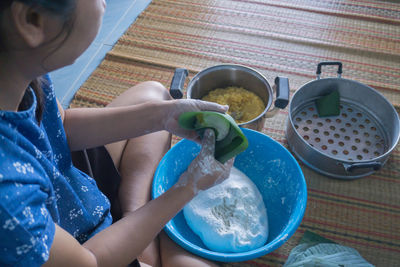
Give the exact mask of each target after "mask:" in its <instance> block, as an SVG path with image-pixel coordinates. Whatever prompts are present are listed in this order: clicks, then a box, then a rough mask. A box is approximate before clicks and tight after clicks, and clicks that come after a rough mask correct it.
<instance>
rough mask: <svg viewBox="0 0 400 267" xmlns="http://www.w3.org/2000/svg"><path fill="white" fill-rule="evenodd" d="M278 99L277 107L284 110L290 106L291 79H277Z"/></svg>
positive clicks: (276, 101)
mask: <svg viewBox="0 0 400 267" xmlns="http://www.w3.org/2000/svg"><path fill="white" fill-rule="evenodd" d="M275 87H276V99H275V107H277V108H280V109H284V108H286V106H287V105H288V104H289V93H290V88H289V79H288V78H286V77H276V78H275Z"/></svg>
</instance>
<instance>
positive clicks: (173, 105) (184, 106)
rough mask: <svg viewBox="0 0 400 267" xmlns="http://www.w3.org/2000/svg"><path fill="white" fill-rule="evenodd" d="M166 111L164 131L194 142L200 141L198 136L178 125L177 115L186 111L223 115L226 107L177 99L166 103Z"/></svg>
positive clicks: (195, 100) (196, 100)
mask: <svg viewBox="0 0 400 267" xmlns="http://www.w3.org/2000/svg"><path fill="white" fill-rule="evenodd" d="M168 102H169V105H168V110H167V112H166V113H165V116H166V118H165V119H164V120H163V121H164V129H165V130H167V131H169V132H170V133H172V134H175V135H177V136H180V137H182V138H187V139H190V140H193V141H196V142H199V141H200V137H199V135H198V134H197V133H196V132H195V131H193V130H187V129H183V128H182V127H181V126H179V124H178V118H179V115H181V114H182V113H184V112H188V111H202V110H207V111H216V112H221V113H225V112H226V111H228V106H222V105H220V104H217V103H213V102H207V101H202V100H198V99H179V100H171V101H168Z"/></svg>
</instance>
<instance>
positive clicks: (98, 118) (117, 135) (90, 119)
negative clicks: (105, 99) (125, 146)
mask: <svg viewBox="0 0 400 267" xmlns="http://www.w3.org/2000/svg"><path fill="white" fill-rule="evenodd" d="M167 109H168V102H167V101H151V102H147V103H143V104H138V105H132V106H124V107H110V108H73V109H66V110H65V111H64V129H65V133H66V135H67V140H68V144H69V146H70V149H71V150H72V151H75V150H81V149H85V148H92V147H96V146H100V145H105V144H109V143H112V142H116V141H120V140H124V139H129V138H133V137H137V136H140V135H144V134H147V133H150V132H156V131H160V130H163V129H162V127H163V125H162V124H161V123H160V121H161V120H162V118H163V112H166V110H167Z"/></svg>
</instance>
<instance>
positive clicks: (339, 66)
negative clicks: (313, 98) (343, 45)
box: [317, 61, 343, 80]
mask: <svg viewBox="0 0 400 267" xmlns="http://www.w3.org/2000/svg"><path fill="white" fill-rule="evenodd" d="M327 65H331V66H332V65H338V71H337V74H338V78H340V77H342V73H343V71H342V68H343V64H342V62H340V61H323V62H320V63H318V66H317V80H319V79H321V73H322V71H321V68H322V66H327Z"/></svg>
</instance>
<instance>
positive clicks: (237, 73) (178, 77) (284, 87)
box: [170, 64, 289, 131]
mask: <svg viewBox="0 0 400 267" xmlns="http://www.w3.org/2000/svg"><path fill="white" fill-rule="evenodd" d="M187 75H188V71H187V70H186V69H176V71H175V75H174V77H173V79H172V82H171V88H170V93H171V95H172V96H173V97H174V98H181V97H182V96H183V86H184V82H185V79H186V76H187ZM229 86H235V87H243V88H245V89H247V90H249V91H251V92H253V93H255V94H256V95H258V96H259V97H260V98H261V99H262V101H263V102H264V104H265V109H264V111H263V112H262V113H261V114H259V115H258V116H257V117H256V118H254V119H252V120H250V121H247V122H243V123H239V126H240V127H245V128H250V129H253V130H257V131H260V130H261V129H262V128H263V126H264V123H265V119H266V118H268V117H271V116H272V115H273V114H274V113H273V112H272V109H275V110H277V109H278V108H280V109H283V108H285V107H286V106H287V104H288V103H289V81H288V79H287V78H285V77H276V78H275V84H274V86H273V87H271V86H270V84H269V83H268V81H267V79H266V78H265V77H264V75H262V74H261V73H259V72H258V71H256V70H254V69H252V68H249V67H246V66H243V65H236V64H222V65H216V66H212V67H209V68H206V69H204V70H202V71H200V72H199V73H197V74H196V75H195V76H194V77H193V78H192V79H191V80H190V82H189V84H188V86H187V88H186V90H187V98H189V99H190V98H192V99H201V98H202V97H203V96H205V95H206V94H208V93H209V92H210V91H211V90H214V89H216V88H226V87H229ZM273 89H275V91H276V99H275V101H274V107H272V103H273V98H274V97H273ZM268 111H269V112H268ZM267 112H268V113H270V114H267Z"/></svg>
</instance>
